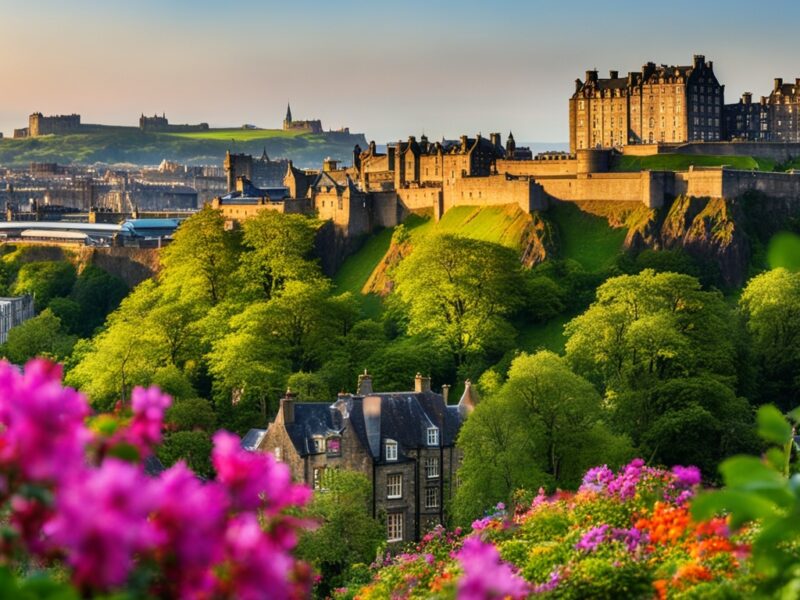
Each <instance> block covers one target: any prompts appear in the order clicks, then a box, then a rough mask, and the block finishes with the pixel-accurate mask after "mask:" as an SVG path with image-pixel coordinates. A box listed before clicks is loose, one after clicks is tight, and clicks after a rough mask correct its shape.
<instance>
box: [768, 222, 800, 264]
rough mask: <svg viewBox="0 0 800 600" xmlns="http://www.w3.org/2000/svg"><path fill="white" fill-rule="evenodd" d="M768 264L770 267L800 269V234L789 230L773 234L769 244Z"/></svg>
mask: <svg viewBox="0 0 800 600" xmlns="http://www.w3.org/2000/svg"><path fill="white" fill-rule="evenodd" d="M767 264H768V265H769V268H770V269H777V268H779V267H784V268H786V269H788V270H790V271H800V236H798V235H797V234H796V233H791V232H789V231H780V232H778V233H776V234H775V235H773V236H772V238H770V240H769V245H768V246H767Z"/></svg>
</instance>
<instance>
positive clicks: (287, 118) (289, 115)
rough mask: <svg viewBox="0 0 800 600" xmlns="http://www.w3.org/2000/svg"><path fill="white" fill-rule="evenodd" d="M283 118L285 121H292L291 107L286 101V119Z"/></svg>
mask: <svg viewBox="0 0 800 600" xmlns="http://www.w3.org/2000/svg"><path fill="white" fill-rule="evenodd" d="M285 120H286V122H287V123H291V122H292V107H291V106H289V103H288V102H287V103H286V119H285Z"/></svg>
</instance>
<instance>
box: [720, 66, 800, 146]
mask: <svg viewBox="0 0 800 600" xmlns="http://www.w3.org/2000/svg"><path fill="white" fill-rule="evenodd" d="M799 110H800V78H797V79H795V80H794V82H792V83H784V82H783V79H781V78H780V77H778V78H776V79H775V85H774V86H773V88H772V91H771V92H770V94H769V96H761V99H760V101H758V102H753V94H751V93H750V92H745V93H744V94H742V98H741V99H740V100H739V102H737V103H736V104H727V105H725V128H726V134H727V137H728V138H729V139H732V140H742V141H759V142H761V141H763V142H793V143H796V142H800V114H798V111H799Z"/></svg>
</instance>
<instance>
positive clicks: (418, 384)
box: [414, 373, 431, 394]
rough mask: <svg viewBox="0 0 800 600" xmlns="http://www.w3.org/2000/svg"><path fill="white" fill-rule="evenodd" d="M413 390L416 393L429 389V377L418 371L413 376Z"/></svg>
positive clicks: (428, 390)
mask: <svg viewBox="0 0 800 600" xmlns="http://www.w3.org/2000/svg"><path fill="white" fill-rule="evenodd" d="M414 391H415V392H416V393H418V394H420V393H424V392H430V391H431V378H430V377H424V376H423V375H421V374H420V373H417V376H416V377H415V378H414Z"/></svg>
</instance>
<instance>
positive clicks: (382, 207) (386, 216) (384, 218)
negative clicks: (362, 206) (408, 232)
mask: <svg viewBox="0 0 800 600" xmlns="http://www.w3.org/2000/svg"><path fill="white" fill-rule="evenodd" d="M407 216H408V211H406V210H404V209H403V207H402V206H401V205H400V204H399V202H398V200H397V193H396V192H394V191H391V192H373V193H372V220H373V221H372V222H373V224H374V225H375V226H376V227H394V226H396V225H397V224H399V223H400V222H402V221H403V220H404V219H405V218H406V217H407Z"/></svg>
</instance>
